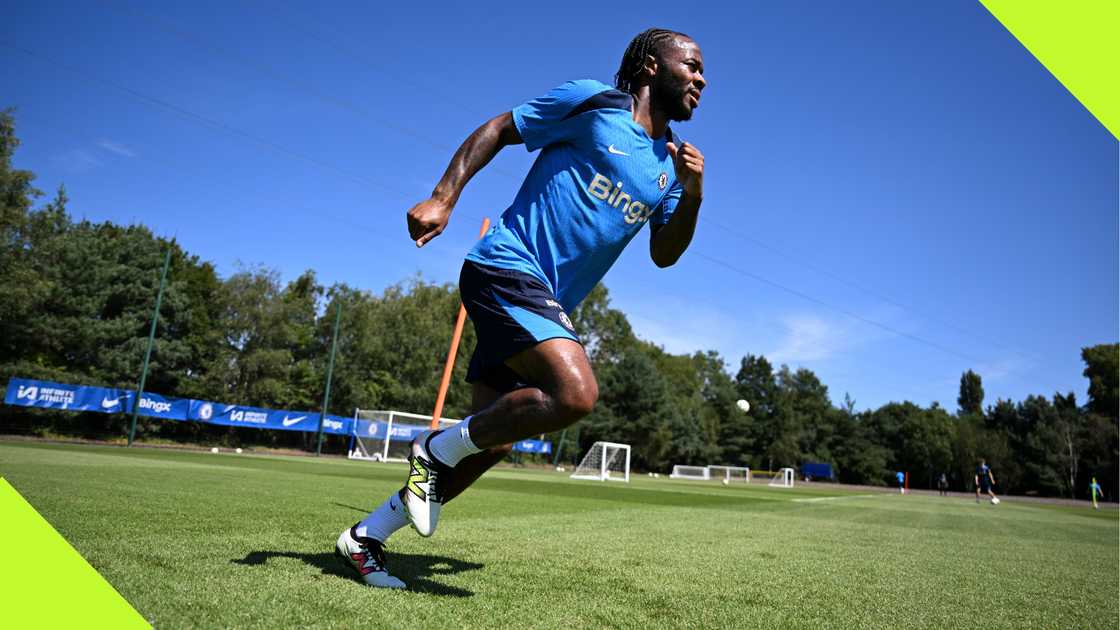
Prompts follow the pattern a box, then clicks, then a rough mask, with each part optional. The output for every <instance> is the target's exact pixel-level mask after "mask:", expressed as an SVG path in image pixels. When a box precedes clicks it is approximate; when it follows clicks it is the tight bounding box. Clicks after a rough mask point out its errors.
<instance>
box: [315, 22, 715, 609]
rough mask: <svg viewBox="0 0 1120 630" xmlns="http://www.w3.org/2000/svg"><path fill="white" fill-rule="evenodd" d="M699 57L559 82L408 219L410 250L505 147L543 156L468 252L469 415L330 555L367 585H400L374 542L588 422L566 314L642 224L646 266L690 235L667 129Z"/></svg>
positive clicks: (661, 35) (499, 121)
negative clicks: (546, 439) (518, 450)
mask: <svg viewBox="0 0 1120 630" xmlns="http://www.w3.org/2000/svg"><path fill="white" fill-rule="evenodd" d="M706 85H707V82H706V81H705V80H704V59H703V56H702V55H701V53H700V47H699V46H697V44H696V42H695V41H693V40H692V38H690V37H688V36H687V35H684V34H683V33H677V32H674V31H669V30H664V29H649V30H647V31H644V32H642V33H641V34H639V35H638V36H637V37H635V38H634V39H633V40H632V41H631V42H630V45H629V46H628V47H627V48H626V52H625V53H624V55H623V58H622V63H621V64H620V66H619V70H618V73H617V74H616V75H615V86H614V88H611V87H610V86H608V85H605V84H603V83H600V82H598V81H592V80H581V81H570V82H568V83H565V84H563V85H561V86H559V87H557V88H555V89H553V90H552V91H551V92H549V93H547V94H545V95H544V96H542V97H540V98H537V99H534V100H531V101H529V102H527V103H524V104H523V105H520V106H518V107H516V108H514V109H513V110H512V111H510V112H506V113H504V114H501V115H499V116H497V117H495V118H493V119H492V120H490V121H489V122H487V123H485V124H483V125H482V126H481V127H479V128H478V129H477V130H475V132H474V133H473V134H471V136H470V137H469V138H467V140H466V141H465V142H464V143H463V145H462V146H460V147H459V150H458V151H457V152H456V153H455V156H454V157H453V158H452V160H451V164H450V165H449V166H448V167H447V170H446V172H445V173H444V174H443V177H442V179H441V180H440V182H439V184H438V185H437V186H436V188H435V190H434V191H433V193H432V196H431V198H430V199H427V200H425V201H423V202H421V203H419V204H417V205H415V206H414V207H413V208H412V209H411V210H409V211H408V230H409V235H410V236H411V238H412V239H413V240H414V241H415V242H416V246H417V247H422V246H423V245H424V244H425V243H427V242H429V241H430V240H432V239H433V238H435V237H436V236H438V235H439V234H440V233H441V232H442V231H443V230H444V228H445V227H446V226H447V223H448V220H449V218H450V216H451V211H452V209H453V208H454V206H455V203H456V201H457V200H458V199H459V195H460V194H461V193H462V191H463V188H464V186H466V183H467V182H468V181H469V180H470V179H471V177H473V176H474V175H475V173H477V172H478V171H479V170H480V169H481V168H482V167H483V166H485V165H486V164H487V163H488V162H489V161H490V160H491V159H492V158H493V157H494V155H496V154H497V153H498V151H500V150H501V149H502V148H503V147H506V146H509V145H514V144H524V145H525V147H526V149H528V150H529V151H537V150H540V155H539V156H538V157H537V159H536V161H535V162H534V164H533V166H532V168H531V169H530V171H529V174H528V175H527V176H526V178H525V182H524V183H523V184H522V185H521V189H520V190H519V191H518V192H517V196H516V197H515V198H514V200H513V203H512V205H510V207H509V208H507V209H506V211H505V212H504V213H503V214H502V216H501V218H500V219H499V220H498V221H497V222H496V223H495V225H494V226H493V227H492V228H491V229H490V231H489V232H488V233H487V234H486V235H485V236H484V237H483V238H482V239H481V240H480V241H479V242H478V244H477V245H476V246H475V247H474V248H473V249H472V250H471V251H470V253H468V254H467V257H466V261H465V262H464V264H463V269H462V272H461V273H460V277H459V293H460V295H461V297H462V300H463V304H464V305H465V306H466V309H467V312H468V313H469V314H470V317H471V321H472V323H473V324H474V327H475V331H476V332H477V336H478V346H477V348H476V349H475V352H474V355H473V356H472V357H471V360H470V366H469V367H468V371H467V380H468V381H469V382H470V383H471V384H472V387H473V389H472V405H471V406H472V409H473V413H472V414H471V415H469V416H468V417H467V418H466V419H465V420H463V422H461V423H460V424H458V425H456V426H455V427H452V428H449V429H446V430H443V431H434V432H425V433H423V434H421V435H420V436H419V437H417V439H416V440H415V441H414V442H413V444H412V453H411V456H410V457H409V466H410V472H409V476H408V479H407V480H406V483H405V486H404V487H403V488H401V490H400V491H399V492H395V493H393V494H391V495H390V496H389V498H388V499H386V501H385V502H384V503H383V504H382V505H381V506H380V507H379V508H377V509H376V510H374V512H373V513H371V514H370V515H369V516H368V517H367V518H366V519H364V520H362V521H361V522H359V523H358V524H356V525H355V526H353V527H351V528H349V529H347V530H346V531H344V532H342V534H341V535H340V536H339V539H338V543H337V545H336V550H337V553H338V555H339V556H340V557H342V558H343V560H344V561H345V562H346V563H347V565H348V566H349V567H351V568H352V569H354V570H356V571H357V573H358V574H359V575H360V576H361V579H362V580H363V581H364V582H365V583H367V584H370V585H371V586H379V587H389V588H403V587H404V584H403V583H402V582H401V581H400V580H399V579H397V578H395V577H393V576H392V575H390V574H389V572H388V570H387V568H386V566H385V555H384V550H383V546H384V543H385V541H386V540H387V539H388V537H389V536H390V535H391V534H392V533H393V532H395V531H397V530H398V529H400V528H402V527H404V526H405V525H407V524H409V523H410V522H411V524H412V526H413V527H414V528H415V529H416V531H417V532H419V533H420V535H422V536H431V535H432V534H433V533H434V532H435V529H436V525H437V523H438V520H439V514H440V508H441V507H442V505H443V504H445V503H447V502H448V501H450V500H451V499H453V498H454V497H456V496H457V495H458V494H459V493H461V492H462V491H463V490H465V489H466V488H467V487H468V486H470V485H471V484H472V483H474V481H475V480H477V479H478V478H479V476H481V475H482V474H483V473H484V472H486V471H487V470H488V469H489V468H490V467H492V466H493V465H494V464H496V463H498V462H499V461H501V459H502V458H504V457H505V456H506V455H507V454H508V453H509V452H510V447H511V444H512V443H514V442H516V441H518V440H522V439H525V438H528V437H530V436H534V435H539V434H541V433H549V432H552V431H558V430H560V429H562V428H564V427H566V426H568V425H570V424H572V423H574V422H576V421H577V420H579V419H580V418H582V417H584V416H586V415H587V414H588V413H590V412H591V409H592V407H593V406H594V405H595V401H596V400H597V398H598V396H599V390H598V384H597V382H596V380H595V375H594V374H593V373H592V370H591V364H590V362H589V361H588V359H587V354H586V353H585V352H584V349H583V345H582V344H581V342H580V339H579V335H578V333H577V331H576V330H575V328H574V327H573V326H572V322H571V319H570V318H569V317H568V312H569V311H571V310H572V309H573V308H575V307H576V306H577V305H578V304H579V303H580V301H581V300H583V298H584V297H585V296H586V295H587V294H588V292H590V291H591V289H592V288H593V287H594V286H595V284H596V283H598V282H599V280H600V279H601V278H602V277H603V275H604V274H606V272H607V270H608V269H610V267H611V265H612V264H613V263H614V261H615V260H616V259H617V258H618V256H619V254H620V253H621V252H622V250H623V248H625V247H626V245H627V243H629V242H630V240H631V239H632V238H633V237H634V236H635V235H637V233H638V232H639V231H640V230H641V229H642V226H643V225H645V224H646V223H648V224H649V225H650V245H649V248H650V257H651V258H652V259H653V261H654V263H655V264H656V265H657V266H659V267H668V266H670V265H672V264H674V263H675V262H676V261H677V260H678V259H679V258H680V256H681V254H683V253H684V251H685V249H686V248H687V247H688V244H689V242H690V241H691V240H692V235H693V232H694V230H695V228H696V219H697V216H698V213H699V209H700V203H701V201H702V200H703V190H704V186H703V181H704V156H703V155H702V154H701V153H700V151H699V150H698V149H697V148H696V147H694V146H693V145H691V144H689V143H687V142H682V141H681V140H680V139H679V138H678V137H677V136H676V134H674V133H673V131H672V130H671V129H670V128H669V123H670V122H676V121H686V120H689V119H690V118H691V117H692V112H693V110H694V109H696V107H698V106H699V104H700V94H701V92H702V91H703V90H704V88H705V86H706Z"/></svg>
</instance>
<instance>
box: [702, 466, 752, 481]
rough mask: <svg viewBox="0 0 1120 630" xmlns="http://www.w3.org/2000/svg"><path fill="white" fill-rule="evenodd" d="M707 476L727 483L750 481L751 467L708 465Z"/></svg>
mask: <svg viewBox="0 0 1120 630" xmlns="http://www.w3.org/2000/svg"><path fill="white" fill-rule="evenodd" d="M708 477H709V478H711V479H719V480H721V481H726V482H728V483H730V482H732V481H735V482H741V483H750V481H751V469H750V468H747V467H746V466H708Z"/></svg>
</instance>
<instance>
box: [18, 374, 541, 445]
mask: <svg viewBox="0 0 1120 630" xmlns="http://www.w3.org/2000/svg"><path fill="white" fill-rule="evenodd" d="M135 396H136V392H134V391H131V390H124V389H114V388H109V387H94V386H89V385H70V384H67V383H52V382H50V381H36V380H31V379H26V378H13V379H11V380H9V381H8V390H7V392H6V393H5V395H4V402H5V403H7V404H9V405H19V406H22V407H39V408H42V409H63V410H67V411H96V412H98V413H131V412H132V401H133V399H134V398H135ZM137 413H139V415H142V416H148V417H152V418H163V419H166V420H197V421H198V422H206V423H208V424H218V425H223V426H230V427H254V428H257V429H277V430H280V431H304V432H308V433H315V432H318V431H319V414H318V413H317V412H312V411H283V410H276V409H263V408H261V407H249V406H246V405H226V404H223V403H216V402H210V401H207V400H188V399H185V398H168V397H165V396H161V395H159V394H153V393H151V392H144V394H143V395H142V396H141V397H140V405H139V409H137ZM427 430H428V427H427V426H421V425H413V424H400V423H397V422H394V423H393V425H392V427H390V426H389V423H388V422H382V421H380V420H357V424H355V420H354V419H353V418H343V417H341V416H332V415H329V414H328V415H327V417H326V418H325V419H324V420H323V433H330V434H334V435H350V434H351V433H352V432H353V434H354V435H359V436H361V437H364V438H372V439H381V440H383V439H385V437H386V434H388V437H389V439H390V440H393V441H405V442H411V441H412V439H413V438H415V437H416V436H417V435H419V434H421V433H423V432H424V431H427ZM513 450H515V451H519V452H522V453H540V454H548V453H551V452H552V443H551V442H542V441H540V440H522V441H520V442H518V443H516V444H514V445H513Z"/></svg>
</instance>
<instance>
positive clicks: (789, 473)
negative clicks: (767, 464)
mask: <svg viewBox="0 0 1120 630" xmlns="http://www.w3.org/2000/svg"><path fill="white" fill-rule="evenodd" d="M750 482H751V483H752V484H755V483H765V484H766V485H768V486H772V487H775V488H792V487H793V469H792V468H782V469H780V470H777V471H771V470H752V471H751V473H750Z"/></svg>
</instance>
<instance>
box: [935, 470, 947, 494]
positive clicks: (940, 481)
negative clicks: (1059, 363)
mask: <svg viewBox="0 0 1120 630" xmlns="http://www.w3.org/2000/svg"><path fill="white" fill-rule="evenodd" d="M937 494H938V496H942V497H944V496H948V495H949V478H948V477H947V476H946V475H945V473H941V476H940V477H938V478H937Z"/></svg>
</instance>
